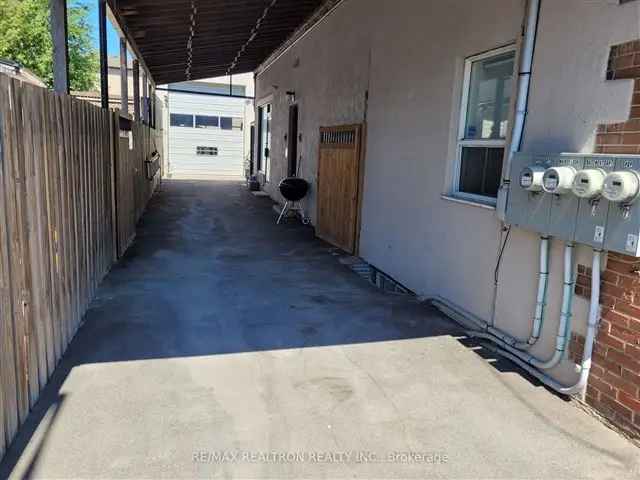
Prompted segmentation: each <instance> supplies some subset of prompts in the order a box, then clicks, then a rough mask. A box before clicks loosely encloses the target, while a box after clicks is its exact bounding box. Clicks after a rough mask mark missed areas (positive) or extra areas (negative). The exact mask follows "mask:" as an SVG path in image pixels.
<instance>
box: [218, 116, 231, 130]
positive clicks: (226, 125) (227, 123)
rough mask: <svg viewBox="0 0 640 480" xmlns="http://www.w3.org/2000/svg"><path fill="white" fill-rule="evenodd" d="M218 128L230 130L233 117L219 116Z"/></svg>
mask: <svg viewBox="0 0 640 480" xmlns="http://www.w3.org/2000/svg"><path fill="white" fill-rule="evenodd" d="M220 128H221V129H222V130H231V129H232V128H233V119H232V118H231V117H220Z"/></svg>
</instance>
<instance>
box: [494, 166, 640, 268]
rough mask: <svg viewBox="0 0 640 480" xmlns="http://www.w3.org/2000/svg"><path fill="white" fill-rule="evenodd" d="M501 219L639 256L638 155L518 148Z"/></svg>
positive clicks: (566, 238)
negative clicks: (539, 151)
mask: <svg viewBox="0 0 640 480" xmlns="http://www.w3.org/2000/svg"><path fill="white" fill-rule="evenodd" d="M511 172H512V173H511V188H510V194H509V197H508V200H507V209H506V222H507V223H510V224H511V225H515V226H518V227H521V228H523V229H525V230H531V231H534V232H538V233H540V234H543V235H549V236H551V237H555V238H558V239H562V240H565V241H575V242H576V243H580V244H585V245H590V246H592V247H594V248H602V249H604V250H610V251H614V252H619V253H625V254H628V255H635V256H640V245H639V244H640V156H638V155H588V154H587V155H584V154H570V153H569V154H567V153H563V154H549V155H531V154H522V153H518V154H517V155H515V157H514V159H513V163H512V167H511Z"/></svg>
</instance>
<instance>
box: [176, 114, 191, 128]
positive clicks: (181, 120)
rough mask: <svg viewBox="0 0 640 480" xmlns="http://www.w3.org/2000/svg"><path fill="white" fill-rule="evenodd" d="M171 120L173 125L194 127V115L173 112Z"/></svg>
mask: <svg viewBox="0 0 640 480" xmlns="http://www.w3.org/2000/svg"><path fill="white" fill-rule="evenodd" d="M170 121H171V126H172V127H188V128H193V115H187V114H184V113H172V114H171V119H170Z"/></svg>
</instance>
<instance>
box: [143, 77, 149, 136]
mask: <svg viewBox="0 0 640 480" xmlns="http://www.w3.org/2000/svg"><path fill="white" fill-rule="evenodd" d="M142 121H143V122H144V123H146V124H147V125H148V124H149V80H148V78H147V71H146V70H145V71H144V72H143V73H142Z"/></svg>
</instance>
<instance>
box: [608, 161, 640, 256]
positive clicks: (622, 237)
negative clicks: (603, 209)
mask: <svg viewBox="0 0 640 480" xmlns="http://www.w3.org/2000/svg"><path fill="white" fill-rule="evenodd" d="M638 172H640V157H636V156H633V157H632V156H626V157H618V158H616V160H615V171H614V172H612V173H610V174H609V175H607V177H606V178H605V181H604V187H603V196H604V197H605V198H606V199H607V200H608V201H609V217H608V221H607V231H606V234H605V243H604V249H605V250H611V251H614V252H620V253H625V254H627V255H634V256H636V257H638V256H640V250H639V249H638V237H639V236H640V202H638V201H637V200H638V196H639V194H640V176H639V175H640V174H639V173H638Z"/></svg>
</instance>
